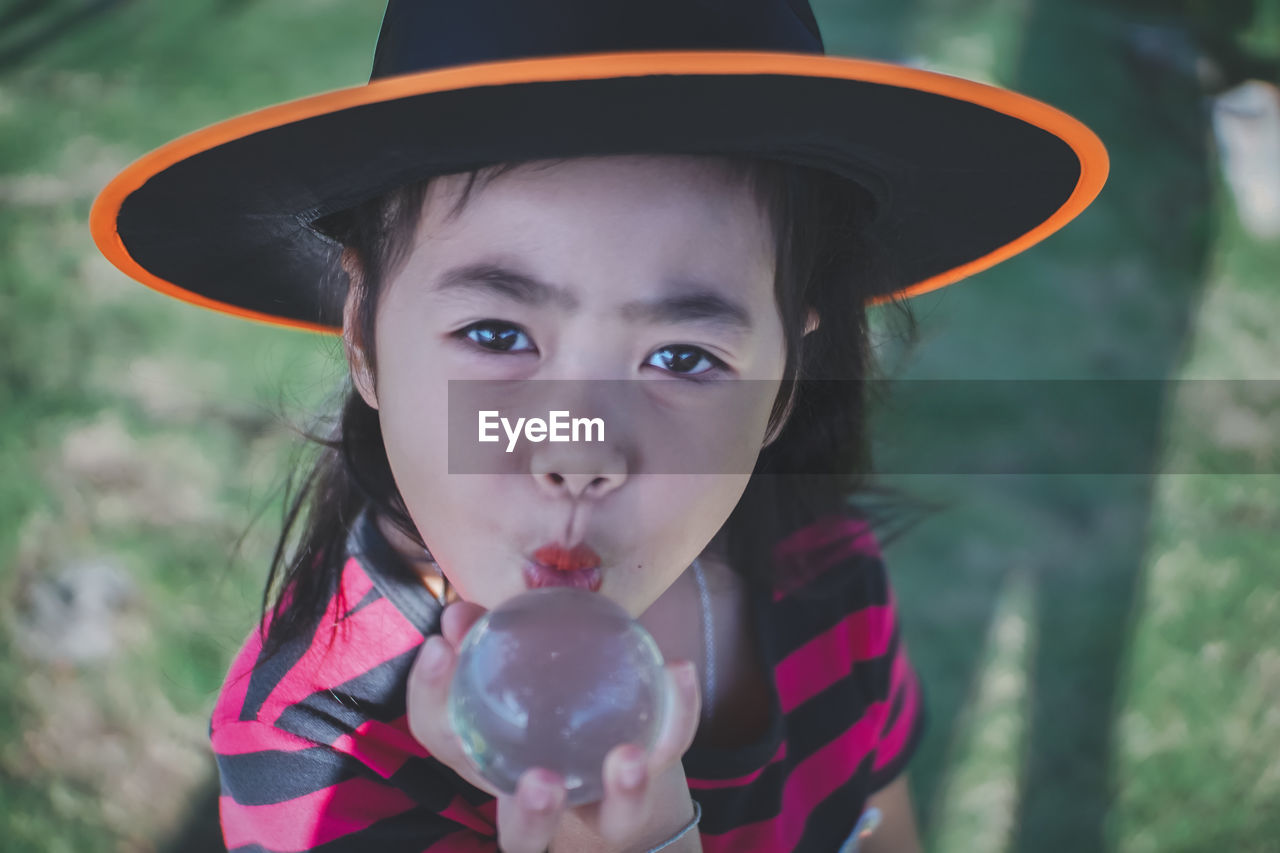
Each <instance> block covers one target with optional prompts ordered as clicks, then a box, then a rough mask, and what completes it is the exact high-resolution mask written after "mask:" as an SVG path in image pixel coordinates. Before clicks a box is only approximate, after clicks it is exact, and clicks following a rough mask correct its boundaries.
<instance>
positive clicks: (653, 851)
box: [645, 800, 702, 853]
mask: <svg viewBox="0 0 1280 853" xmlns="http://www.w3.org/2000/svg"><path fill="white" fill-rule="evenodd" d="M692 802H693V820H691V821H689V822H688V823H687V824H685V827H684V829H682V830H680V831H679V832H677V833H676V834H675V835H673V836H671V837H670V838H668V839H667V840H666V841H664V842H662V843H661V844H659V845H658V846H657V847H650V848H649V849H648V850H646V851H645V853H658V851H659V850H665V849H666V848H668V847H670V846H671V845H672V844H675V843H676V842H677V841H679V840H680V839H681V838H684V837H685V836H686V835H688V834H689V830H691V829H693V828H694V827H695V826H697V825H698V821H700V820H702V804H701V803H699V802H698V801H697V800H692Z"/></svg>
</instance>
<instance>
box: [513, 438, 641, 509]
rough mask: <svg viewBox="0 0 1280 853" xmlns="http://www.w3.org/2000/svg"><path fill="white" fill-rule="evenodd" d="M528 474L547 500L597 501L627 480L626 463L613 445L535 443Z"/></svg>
mask: <svg viewBox="0 0 1280 853" xmlns="http://www.w3.org/2000/svg"><path fill="white" fill-rule="evenodd" d="M529 468H530V472H531V473H532V474H533V479H534V481H535V482H536V483H537V486H538V489H539V491H541V492H542V493H543V494H545V495H547V496H548V497H554V498H569V499H571V500H575V501H576V500H578V499H581V498H593V499H597V500H598V499H600V498H603V497H604V496H605V495H607V494H609V493H610V492H613V491H615V490H617V489H618V488H619V487H621V486H622V484H623V483H625V482H626V481H627V464H626V459H625V457H624V456H623V454H622V453H621V452H620V451H619V450H618V449H617V448H616V446H610V445H604V446H603V447H592V446H590V445H585V444H578V445H572V444H539V445H538V446H537V449H535V450H534V451H533V452H532V453H531V454H530V460H529Z"/></svg>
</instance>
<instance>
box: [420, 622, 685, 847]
mask: <svg viewBox="0 0 1280 853" xmlns="http://www.w3.org/2000/svg"><path fill="white" fill-rule="evenodd" d="M485 612H486V611H485V609H484V608H483V607H480V606H479V605H477V604H472V603H470V602H466V601H457V602H454V603H453V604H450V605H449V606H448V607H446V608H445V610H444V613H442V614H441V632H442V634H443V636H438V635H433V636H431V637H428V638H427V640H426V642H424V643H423V646H422V650H421V651H420V652H419V653H418V657H417V660H416V661H415V662H414V664H413V668H412V670H411V671H410V673H409V684H408V689H407V704H408V713H409V730H410V731H411V732H412V733H413V736H414V737H415V738H417V739H418V741H419V742H421V743H422V745H423V746H424V747H426V748H427V750H428V751H430V753H431V755H432V756H433V757H434V758H435V759H437V760H438V761H440V762H442V763H443V764H445V765H447V766H448V767H450V768H451V769H452V770H453V771H454V772H456V773H457V774H458V775H459V776H461V777H462V778H463V779H465V780H467V782H469V783H471V784H472V785H474V786H475V787H477V788H479V789H480V790H482V791H486V792H487V793H489V794H491V795H492V796H494V797H496V798H497V800H498V847H499V849H500V850H503V851H505V853H525V851H528V853H542V851H544V850H546V849H548V848H549V847H550V846H551V843H552V840H553V839H557V840H558V841H560V842H562V843H563V844H570V845H572V848H571V849H575V850H579V849H580V850H601V851H605V850H631V849H635V848H639V849H642V850H643V849H646V848H647V847H650V846H656V845H658V844H660V843H662V842H663V841H665V840H666V839H667V838H670V837H671V836H672V835H674V834H675V833H676V832H677V831H678V830H679V829H680V828H681V827H683V826H684V825H685V824H686V823H688V822H689V820H690V819H691V818H692V817H693V803H692V801H691V800H690V798H689V786H688V781H687V780H686V779H685V775H684V767H683V766H682V765H681V763H680V757H681V756H682V755H684V753H685V752H686V751H687V750H688V749H689V747H690V746H691V745H692V743H693V736H694V734H695V732H696V731H697V727H698V717H699V711H700V707H701V697H700V696H699V691H698V684H697V677H696V672H695V670H694V667H693V664H692V663H688V662H679V663H669V664H667V666H666V669H667V674H668V677H669V678H670V679H671V684H672V686H673V688H674V689H675V691H676V694H675V695H676V701H675V702H673V703H672V705H673V706H674V708H675V710H674V713H673V714H671V715H670V716H669V718H668V719H667V721H666V722H665V724H664V725H663V729H662V731H661V732H660V733H659V735H658V741H657V743H656V744H655V746H654V749H653V752H651V753H649V754H648V755H646V754H645V752H644V750H643V748H642V747H641V746H639V745H637V744H620V745H618V746H616V747H614V748H613V749H612V750H610V751H609V754H608V755H606V756H605V761H604V780H605V783H604V784H605V796H604V799H603V800H601V801H599V802H594V803H587V804H586V805H582V806H577V807H575V808H572V809H566V808H565V796H566V794H565V790H564V786H563V784H562V781H561V779H560V777H559V775H558V774H556V773H554V772H553V771H551V770H547V769H545V768H532V769H530V770H527V771H526V772H525V773H524V774H523V775H522V776H521V777H520V779H519V781H518V783H517V785H516V793H515V794H514V795H509V794H505V793H503V792H502V791H499V790H498V789H497V788H495V787H494V786H493V784H492V783H491V782H489V781H488V780H487V779H485V778H484V777H482V776H481V775H480V774H479V773H477V772H476V771H475V769H474V767H473V766H472V764H471V761H470V759H468V758H467V756H466V754H465V753H464V752H463V749H462V741H461V740H460V739H459V737H458V734H457V732H456V731H454V729H453V726H452V724H451V723H450V721H449V713H448V705H447V703H448V697H449V685H450V682H451V681H452V679H453V670H454V666H455V665H456V663H457V649H458V646H459V645H461V643H462V638H463V637H465V636H466V634H467V631H468V630H469V629H470V628H471V626H472V625H473V624H475V622H476V620H477V619H479V618H480V617H481V616H483V615H484V614H485ZM629 770H635V771H638V775H636V774H630V775H629V773H628V771H629ZM631 778H634V779H635V784H634V785H631V784H629V780H630V779H631ZM695 834H696V833H695Z"/></svg>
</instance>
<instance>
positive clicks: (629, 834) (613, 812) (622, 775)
mask: <svg viewBox="0 0 1280 853" xmlns="http://www.w3.org/2000/svg"><path fill="white" fill-rule="evenodd" d="M648 759H649V756H648V755H646V754H645V751H644V749H643V748H642V747H640V746H639V745H638V744H634V743H629V744H622V745H621V746H616V747H614V748H613V749H611V750H610V751H609V754H608V755H606V756H605V761H604V780H605V782H604V787H605V795H604V801H603V802H602V803H601V804H600V813H599V820H600V834H601V835H602V836H604V838H605V839H607V840H608V841H610V842H614V843H618V844H621V843H622V842H624V841H626V840H628V839H632V838H635V837H636V836H637V835H639V834H640V831H641V829H642V828H643V826H644V824H645V822H646V821H647V820H648V819H649V804H648V799H649V787H650V784H649V780H650V778H651V777H650V775H649V768H648V766H647V765H648V763H649V762H648Z"/></svg>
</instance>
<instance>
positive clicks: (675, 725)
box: [649, 661, 702, 775]
mask: <svg viewBox="0 0 1280 853" xmlns="http://www.w3.org/2000/svg"><path fill="white" fill-rule="evenodd" d="M664 669H665V670H666V674H667V685H668V687H669V691H668V695H669V699H668V702H667V713H666V715H665V719H664V720H663V723H662V729H661V731H659V732H658V738H657V741H656V742H655V743H654V746H653V749H652V750H651V751H650V759H649V772H650V773H651V774H654V775H656V774H657V773H660V772H661V771H662V770H664V769H665V768H667V767H669V766H670V765H671V764H673V763H674V762H676V761H679V760H680V758H681V756H683V755H684V754H685V753H686V752H688V751H689V747H690V746H692V745H693V738H694V736H695V735H696V734H697V733H698V722H699V720H700V718H701V716H702V694H701V691H700V690H699V689H698V671H697V668H696V667H695V666H694V665H693V662H692V661H676V662H674V663H669V664H667V665H666V667H664Z"/></svg>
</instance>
